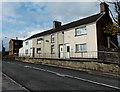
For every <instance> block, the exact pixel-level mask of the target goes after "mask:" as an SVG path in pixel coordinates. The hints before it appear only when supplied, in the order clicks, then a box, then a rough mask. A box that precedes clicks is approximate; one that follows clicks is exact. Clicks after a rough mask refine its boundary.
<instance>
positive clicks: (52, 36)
mask: <svg viewBox="0 0 120 92" xmlns="http://www.w3.org/2000/svg"><path fill="white" fill-rule="evenodd" d="M51 42H55V36H54V34H52V35H51Z"/></svg>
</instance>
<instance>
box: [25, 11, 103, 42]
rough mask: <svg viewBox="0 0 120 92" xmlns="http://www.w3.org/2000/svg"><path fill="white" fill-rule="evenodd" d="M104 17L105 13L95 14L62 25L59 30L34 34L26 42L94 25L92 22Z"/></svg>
mask: <svg viewBox="0 0 120 92" xmlns="http://www.w3.org/2000/svg"><path fill="white" fill-rule="evenodd" d="M102 15H103V13H98V14H95V15H92V16H89V17H86V18H83V19H80V20H77V21H73V22H71V23H68V24H65V25H62V26H61V27H59V28H55V29H50V30H47V31H44V32H41V33H37V34H34V35H32V36H31V37H29V38H27V39H26V40H29V39H32V38H36V37H40V36H44V35H47V34H52V33H55V32H59V31H62V30H66V29H69V28H74V27H77V26H80V25H84V24H88V23H92V22H95V21H96V20H97V19H99V18H100V17H101V16H102Z"/></svg>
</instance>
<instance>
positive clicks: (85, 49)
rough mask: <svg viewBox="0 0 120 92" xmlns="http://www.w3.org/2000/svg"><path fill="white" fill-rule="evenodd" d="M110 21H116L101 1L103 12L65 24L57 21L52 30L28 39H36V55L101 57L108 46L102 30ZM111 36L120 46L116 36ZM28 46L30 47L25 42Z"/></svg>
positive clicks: (34, 41)
mask: <svg viewBox="0 0 120 92" xmlns="http://www.w3.org/2000/svg"><path fill="white" fill-rule="evenodd" d="M107 23H112V20H111V18H110V16H109V12H108V5H107V4H106V3H101V4H100V13H98V14H95V15H92V16H89V17H86V18H83V19H80V20H77V21H73V22H71V23H68V24H65V25H61V22H58V21H54V22H53V28H52V29H50V30H47V31H44V32H42V33H38V34H35V35H33V36H31V37H29V38H28V39H26V40H25V42H26V41H28V40H31V41H32V45H31V47H30V48H34V49H32V52H31V53H32V57H35V58H99V57H100V53H99V51H104V50H105V48H107V45H108V44H107V35H105V34H104V32H103V30H102V29H103V27H104V26H105V24H107ZM110 39H111V40H113V41H114V43H115V44H116V45H117V37H116V36H115V37H111V38H110ZM24 48H26V49H27V46H24V45H23V49H24ZM21 49H22V48H21ZM22 52H23V51H20V53H22ZM23 53H24V52H23Z"/></svg>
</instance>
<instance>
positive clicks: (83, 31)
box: [75, 27, 87, 36]
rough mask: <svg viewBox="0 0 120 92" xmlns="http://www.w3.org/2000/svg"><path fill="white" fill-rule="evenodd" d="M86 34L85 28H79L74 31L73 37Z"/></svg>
mask: <svg viewBox="0 0 120 92" xmlns="http://www.w3.org/2000/svg"><path fill="white" fill-rule="evenodd" d="M84 34H87V29H86V27H81V28H77V29H75V35H76V36H77V35H84Z"/></svg>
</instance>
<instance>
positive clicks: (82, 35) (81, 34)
mask: <svg viewBox="0 0 120 92" xmlns="http://www.w3.org/2000/svg"><path fill="white" fill-rule="evenodd" d="M83 35H87V34H81V35H75V37H76V36H83Z"/></svg>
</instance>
